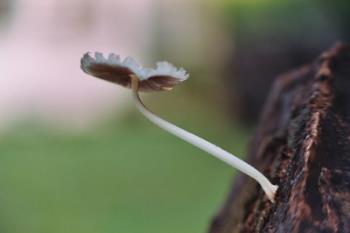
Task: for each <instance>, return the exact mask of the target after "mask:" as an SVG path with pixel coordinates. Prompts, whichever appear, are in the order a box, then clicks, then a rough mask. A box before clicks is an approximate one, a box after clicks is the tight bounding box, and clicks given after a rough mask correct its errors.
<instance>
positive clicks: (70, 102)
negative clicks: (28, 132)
mask: <svg viewBox="0 0 350 233" xmlns="http://www.w3.org/2000/svg"><path fill="white" fill-rule="evenodd" d="M9 11H11V12H9ZM151 13H152V0H139V1H135V0H134V1H111V0H100V1H93V0H75V1H70V0H60V1H56V0H45V1H42V0H17V1H7V2H6V1H4V2H2V3H1V5H0V14H1V15H0V18H1V19H5V18H6V19H7V20H8V21H7V25H1V28H0V51H1V53H0V70H1V77H0V128H7V127H9V126H11V125H12V124H13V123H14V122H18V121H22V120H26V119H28V118H29V119H36V120H38V121H40V122H42V123H48V124H53V125H58V126H60V127H62V126H66V127H67V128H70V129H71V128H84V127H88V126H90V125H91V124H93V123H94V122H97V121H98V120H101V118H103V117H105V116H106V115H108V114H109V115H110V114H112V113H115V110H116V109H117V111H119V112H120V111H121V110H122V109H123V106H124V101H125V99H126V98H125V95H126V94H127V92H126V91H123V90H122V89H121V88H117V87H116V86H115V85H111V84H109V83H107V82H103V81H100V80H97V79H92V78H91V77H87V76H86V75H85V74H83V72H81V70H80V64H79V62H80V58H81V56H82V55H83V53H85V52H87V51H95V50H97V51H102V52H109V51H115V52H118V53H119V54H122V55H128V54H132V55H134V56H135V57H145V56H146V55H147V53H148V51H147V50H148V48H149V43H150V31H151V30H149V28H150V27H151ZM5 22H6V21H5Z"/></svg>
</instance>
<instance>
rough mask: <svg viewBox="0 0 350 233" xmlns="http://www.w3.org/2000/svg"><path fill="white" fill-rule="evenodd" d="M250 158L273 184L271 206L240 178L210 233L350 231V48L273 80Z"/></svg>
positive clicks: (339, 49)
mask: <svg viewBox="0 0 350 233" xmlns="http://www.w3.org/2000/svg"><path fill="white" fill-rule="evenodd" d="M249 160H250V161H251V162H252V163H253V164H254V165H255V166H256V167H257V168H258V169H259V170H261V171H264V174H265V175H267V176H268V177H270V179H271V180H272V181H273V183H275V184H278V185H279V190H278V192H277V195H276V203H274V204H272V203H270V202H269V201H268V199H267V198H266V196H265V195H264V193H263V192H262V190H261V189H260V187H259V186H258V184H257V183H255V182H254V181H252V180H251V179H249V178H247V177H246V176H243V175H241V176H239V177H238V178H237V180H236V182H235V185H234V186H233V189H232V191H231V193H230V194H229V197H228V200H227V201H226V203H225V204H224V206H223V208H222V209H221V211H220V212H219V213H218V215H217V216H216V217H215V218H214V219H213V221H212V224H211V227H210V232H211V233H233V232H278V233H289V232H290V233H299V232H308V233H311V232H312V233H313V232H324V233H331V232H350V48H349V47H348V46H346V45H343V44H337V45H335V46H334V47H333V48H331V49H330V50H328V51H326V52H324V53H323V54H322V55H321V56H320V57H319V58H318V59H317V60H316V61H315V62H314V63H312V64H310V65H306V66H303V67H301V68H299V69H298V70H295V71H293V72H290V73H288V74H285V75H282V76H281V77H279V78H278V79H277V80H276V81H275V83H274V85H273V87H272V90H271V93H270V96H269V98H268V100H267V103H266V105H265V108H264V113H263V115H262V117H261V122H260V126H259V128H258V130H257V133H256V136H255V138H254V140H253V141H252V144H251V146H250V151H249Z"/></svg>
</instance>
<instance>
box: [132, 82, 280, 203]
mask: <svg viewBox="0 0 350 233" xmlns="http://www.w3.org/2000/svg"><path fill="white" fill-rule="evenodd" d="M138 86H139V80H138V79H137V78H136V77H132V91H133V97H134V99H135V101H136V105H137V108H138V109H139V111H140V112H141V113H142V114H143V115H144V116H145V117H146V118H147V119H149V120H150V121H151V122H153V123H154V124H156V125H157V126H159V127H160V128H162V129H164V130H165V131H167V132H169V133H171V134H173V135H175V136H177V137H179V138H181V139H182V140H184V141H186V142H188V143H190V144H192V145H194V146H196V147H198V148H200V149H202V150H203V151H206V152H208V153H209V154H211V155H213V156H215V157H216V158H218V159H220V160H222V161H224V162H225V163H227V164H229V165H231V166H232V167H235V168H236V169H238V170H240V171H241V172H243V173H245V174H246V175H248V176H250V177H251V178H253V179H255V180H256V181H257V182H258V183H259V184H260V185H261V187H262V189H263V190H264V192H265V193H266V195H267V197H268V198H269V199H270V201H271V202H274V197H275V193H276V191H277V189H278V186H277V185H273V184H272V183H271V182H270V181H269V180H268V179H267V178H266V177H265V176H264V175H263V174H262V173H261V172H259V171H258V170H257V169H255V168H254V167H252V166H251V165H249V164H248V163H246V162H244V161H243V160H241V159H239V158H237V157H236V156H235V155H233V154H231V153H229V152H227V151H225V150H223V149H221V148H220V147H218V146H216V145H214V144H212V143H210V142H208V141H206V140H204V139H203V138H200V137H198V136H197V135H195V134H193V133H190V132H187V131H186V130H184V129H181V128H179V127H177V126H176V125H173V124H171V123H169V122H167V121H165V120H163V119H162V118H160V117H158V116H157V115H155V114H154V113H152V112H151V111H150V110H149V109H148V108H147V107H146V106H145V105H144V104H143V102H142V101H141V99H140V96H139V94H138Z"/></svg>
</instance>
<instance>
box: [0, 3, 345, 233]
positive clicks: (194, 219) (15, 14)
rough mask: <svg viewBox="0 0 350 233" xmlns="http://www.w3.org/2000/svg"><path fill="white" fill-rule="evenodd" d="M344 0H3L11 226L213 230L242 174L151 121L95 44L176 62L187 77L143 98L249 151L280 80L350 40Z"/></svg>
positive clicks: (3, 131) (5, 174)
mask: <svg viewBox="0 0 350 233" xmlns="http://www.w3.org/2000/svg"><path fill="white" fill-rule="evenodd" d="M349 13H350V4H349V3H348V1H345V0H344V1H342V0H336V1H326V0H309V1H302V0H129V1H126V0H125V1H122V0H99V1H94V0H74V1H72V0H45V1H44V0H0V71H1V76H0V206H1V208H0V231H1V232H3V233H22V232H26V233H46V232H51V233H58V232H60V233H65V232H74V233H97V232H104V233H109V232H130V233H141V232H142V233H144V232H152V233H157V232H159V233H160V232H167V233H178V232H191V233H199V232H205V231H206V229H207V226H208V224H209V223H210V219H211V217H212V216H213V215H214V214H215V213H216V211H217V210H218V209H219V207H220V205H221V204H222V203H223V200H224V199H225V195H226V194H227V192H228V190H229V187H230V184H231V182H232V179H233V176H234V174H235V171H234V169H232V168H230V167H228V166H227V165H225V164H223V163H222V162H220V161H217V160H215V159H213V158H211V157H210V156H209V155H207V154H206V153H204V152H202V151H199V150H198V149H196V148H193V147H192V146H190V145H187V144H186V143H184V142H182V141H180V140H179V139H177V138H175V137H173V136H172V135H169V134H167V133H165V132H163V131H161V130H160V129H158V128H156V127H155V126H154V125H152V124H151V123H149V122H148V121H147V120H146V119H143V118H142V117H141V115H140V114H139V113H138V112H137V111H136V109H135V108H134V106H133V103H132V101H131V98H130V96H129V95H130V93H129V92H128V90H126V89H123V88H122V87H119V86H116V85H114V84H111V83H107V82H105V81H102V80H98V79H95V78H92V77H88V76H87V75H85V74H84V73H83V72H82V71H81V70H80V58H81V56H82V55H83V54H84V53H85V52H87V51H91V52H94V51H101V52H104V53H109V52H114V53H117V54H121V55H122V56H127V55H131V56H133V57H135V58H136V59H137V60H138V61H140V62H141V63H142V64H144V65H145V66H152V64H154V63H155V62H156V61H159V60H167V61H169V62H171V63H173V64H175V65H176V66H181V67H184V68H185V69H186V70H187V71H188V72H189V73H190V76H191V77H190V79H189V80H188V81H186V82H185V83H183V84H181V85H179V86H178V87H176V88H175V89H174V90H173V91H170V92H162V93H153V94H151V93H149V94H145V95H143V98H144V99H145V102H146V103H147V104H148V105H149V107H150V108H151V109H153V110H154V111H155V112H156V113H158V114H159V115H161V116H163V117H164V118H166V119H168V120H169V121H171V122H173V123H175V124H177V125H179V126H181V127H183V128H185V129H188V130H189V131H191V132H194V133H196V134H199V135H201V136H203V137H204V138H206V139H209V140H210V141H212V142H214V143H216V144H217V145H219V146H221V147H223V148H225V149H227V150H229V151H231V152H233V153H234V154H237V155H239V156H242V157H244V155H245V151H246V147H247V144H248V141H249V138H251V137H252V135H253V132H254V128H255V127H256V125H257V123H258V118H259V114H260V112H261V109H262V106H263V103H264V101H265V98H266V96H267V94H268V91H269V89H270V86H271V83H272V81H273V79H274V78H275V77H276V76H277V75H279V74H281V73H284V72H286V71H288V70H290V69H293V68H296V67H298V66H300V65H302V64H304V63H308V62H311V61H312V60H313V59H314V58H315V57H316V56H317V55H318V54H319V53H321V52H322V51H323V50H325V49H327V48H328V47H330V46H331V45H332V44H333V43H334V42H336V41H338V40H342V41H347V39H348V38H349V37H350V33H349V30H348V28H350V27H349V26H350V23H349V22H350V14H349Z"/></svg>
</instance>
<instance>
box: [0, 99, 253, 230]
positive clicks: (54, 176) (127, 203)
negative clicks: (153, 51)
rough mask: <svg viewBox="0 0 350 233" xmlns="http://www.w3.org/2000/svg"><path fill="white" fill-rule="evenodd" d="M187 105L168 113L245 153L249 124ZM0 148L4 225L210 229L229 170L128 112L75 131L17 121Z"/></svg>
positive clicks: (0, 210) (231, 171)
mask: <svg viewBox="0 0 350 233" xmlns="http://www.w3.org/2000/svg"><path fill="white" fill-rule="evenodd" d="M179 101H180V102H181V100H179ZM194 106H196V105H193V104H190V105H188V108H192V110H193V108H194ZM155 108H157V106H156V107H155ZM184 108H185V109H184V110H183V113H186V114H176V111H173V113H171V111H170V113H169V112H167V118H172V119H173V121H174V122H177V124H178V125H181V126H184V127H185V128H187V129H190V130H192V131H194V133H198V134H199V135H202V136H204V137H205V138H207V139H209V140H210V141H213V142H216V143H217V144H218V145H219V146H222V147H223V148H226V149H228V150H229V151H232V152H233V153H236V154H244V148H245V144H246V141H247V131H245V130H244V129H242V128H240V127H238V126H237V125H232V124H231V125H230V126H228V124H226V123H223V120H222V119H217V116H216V118H213V117H214V116H215V115H217V113H213V112H210V111H208V110H207V109H203V108H200V107H198V109H194V111H187V110H188V109H186V106H184ZM175 116H177V117H175ZM174 119H175V120H174ZM195 119H197V120H195ZM194 122H195V123H194ZM0 155H1V156H0V205H1V208H0V232H2V233H23V232H26V233H47V232H50V233H56V232H57V233H58V232H60V233H66V232H74V233H97V232H99V233H101V232H103V233H109V232H110V233H112V232H113V233H114V232H128V233H141V232H142V233H145V232H152V233H158V232H159V233H160V232H167V233H178V232H183V233H185V232H191V233H200V232H206V229H207V226H208V224H209V222H210V219H211V217H212V216H213V215H214V214H215V213H216V211H217V210H218V208H219V207H220V205H221V204H222V202H223V201H224V198H225V196H226V194H227V191H228V189H229V186H230V184H231V181H232V177H233V174H234V172H235V171H234V169H232V168H230V167H228V166H227V165H225V164H224V163H222V162H221V161H217V160H216V159H214V158H211V157H210V156H209V155H208V154H206V153H204V152H202V151H200V150H199V149H197V148H194V147H193V146H191V145H188V144H186V143H185V142H182V141H181V140H179V139H177V138H175V137H173V136H172V135H169V134H167V133H166V132H163V131H161V130H160V129H158V128H156V127H155V126H153V125H152V124H151V123H149V122H147V121H146V120H145V119H143V118H141V116H140V115H139V114H136V113H135V112H134V111H133V113H131V114H127V115H126V116H125V117H124V118H123V119H122V120H120V119H119V120H118V121H115V122H110V123H109V124H106V125H104V126H101V127H99V128H98V129H95V130H91V131H89V132H84V133H81V134H75V135H72V134H63V133H61V134H59V133H57V132H54V131H50V130H45V129H43V128H40V127H37V126H35V127H19V128H17V129H16V130H13V131H12V132H11V133H7V134H6V135H3V136H2V137H1V138H0Z"/></svg>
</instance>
